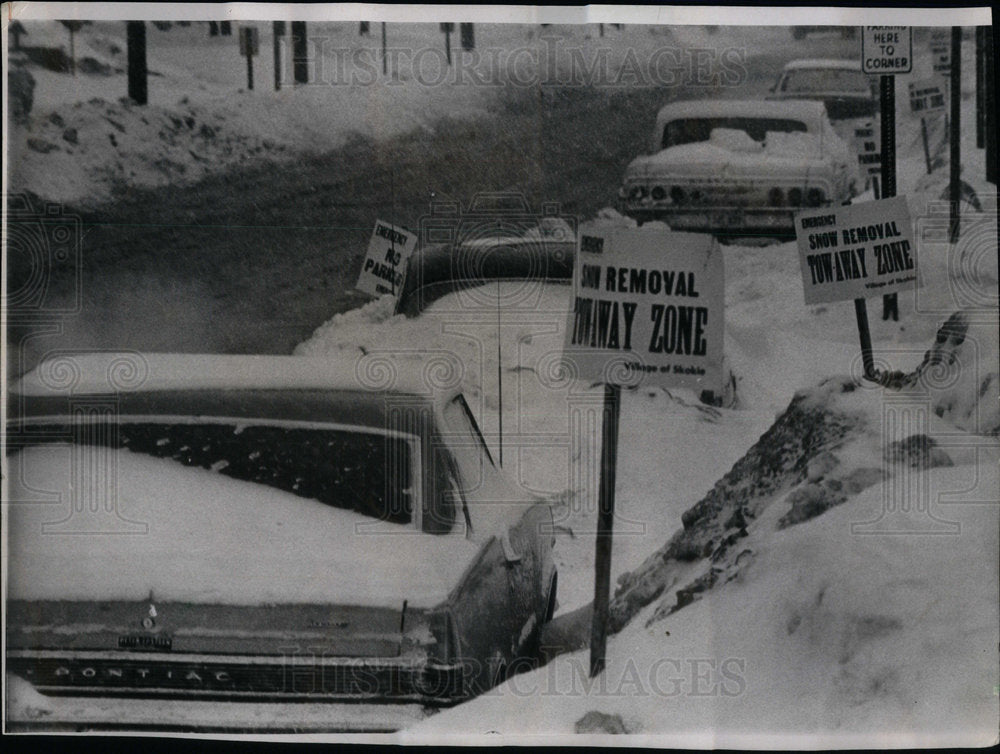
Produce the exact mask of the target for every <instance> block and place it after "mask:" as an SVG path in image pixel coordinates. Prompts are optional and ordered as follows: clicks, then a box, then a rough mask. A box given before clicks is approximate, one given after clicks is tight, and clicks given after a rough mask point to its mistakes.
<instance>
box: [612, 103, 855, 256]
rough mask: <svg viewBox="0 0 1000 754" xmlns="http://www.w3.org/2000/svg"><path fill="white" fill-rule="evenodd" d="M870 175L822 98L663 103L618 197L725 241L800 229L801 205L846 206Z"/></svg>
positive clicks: (643, 213)
mask: <svg viewBox="0 0 1000 754" xmlns="http://www.w3.org/2000/svg"><path fill="white" fill-rule="evenodd" d="M860 181H861V179H860V177H859V176H858V169H857V160H856V158H855V155H854V153H853V151H852V150H851V148H850V147H849V146H848V145H847V144H846V143H845V142H844V141H843V140H842V139H841V138H840V137H839V136H837V134H836V133H835V132H834V130H833V127H832V126H831V124H830V121H829V119H828V118H827V116H826V111H825V109H824V106H823V104H822V103H820V102H809V101H804V100H797V101H791V100H788V101H780V102H778V101H757V100H753V101H748V100H690V101H684V102H675V103H671V104H669V105H667V106H666V107H664V108H663V109H661V110H660V112H659V114H658V115H657V118H656V127H655V130H654V132H653V142H652V150H651V153H650V154H649V155H646V156H643V157H638V158H636V159H635V160H633V161H632V162H631V163H630V164H629V166H628V168H627V169H626V171H625V178H624V181H623V185H622V188H621V189H620V191H619V195H618V196H619V203H620V206H621V209H622V211H623V212H624V214H626V215H628V216H629V217H632V218H634V219H635V220H637V221H638V222H640V223H643V222H646V221H649V220H662V221H664V222H666V223H667V224H668V225H669V226H670V227H671V228H672V229H674V230H686V231H700V232H710V233H716V234H718V235H719V236H720V237H721V238H723V239H724V238H725V237H727V236H733V235H760V236H767V235H772V234H774V235H787V234H792V233H793V232H794V226H793V219H794V216H795V213H796V212H797V211H799V210H800V209H802V208H813V207H824V206H829V205H833V204H842V203H844V202H846V201H848V200H849V199H850V198H851V197H852V196H853V195H854V194H855V193H856V192H857V191H859V190H860V189H859V184H860Z"/></svg>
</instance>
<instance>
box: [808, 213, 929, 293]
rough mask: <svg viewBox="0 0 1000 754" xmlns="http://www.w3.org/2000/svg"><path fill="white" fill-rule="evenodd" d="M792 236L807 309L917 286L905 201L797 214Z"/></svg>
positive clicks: (914, 256) (911, 233) (915, 257)
mask: <svg viewBox="0 0 1000 754" xmlns="http://www.w3.org/2000/svg"><path fill="white" fill-rule="evenodd" d="M795 234H796V237H797V240H798V246H799V262H800V263H801V267H802V286H803V288H804V290H805V300H806V304H807V305H808V304H823V303H828V302H831V301H847V300H849V299H859V298H862V299H863V298H870V297H871V296H879V295H882V294H885V293H896V292H897V291H902V290H908V289H911V288H916V287H917V286H918V285H919V282H918V279H917V250H916V248H915V247H914V245H913V228H912V226H911V224H910V211H909V208H908V207H907V205H906V197H903V196H896V197H893V198H891V199H882V200H880V201H875V202H865V203H864V204H851V205H848V206H845V207H828V208H826V209H821V210H813V211H809V212H800V213H799V214H798V215H797V216H796V218H795Z"/></svg>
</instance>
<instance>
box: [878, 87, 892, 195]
mask: <svg viewBox="0 0 1000 754" xmlns="http://www.w3.org/2000/svg"><path fill="white" fill-rule="evenodd" d="M879 106H880V107H881V110H882V198H883V199H888V198H890V197H893V196H895V195H896V78H895V77H894V76H882V77H880V79H879Z"/></svg>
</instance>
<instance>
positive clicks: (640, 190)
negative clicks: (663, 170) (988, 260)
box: [628, 186, 646, 201]
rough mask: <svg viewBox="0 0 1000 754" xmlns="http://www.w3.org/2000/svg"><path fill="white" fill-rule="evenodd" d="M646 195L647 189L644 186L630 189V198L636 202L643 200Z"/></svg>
mask: <svg viewBox="0 0 1000 754" xmlns="http://www.w3.org/2000/svg"><path fill="white" fill-rule="evenodd" d="M645 195H646V189H645V187H643V186H633V187H632V188H630V189H629V192H628V198H629V199H631V200H633V201H635V200H637V199H642V197H644V196H645Z"/></svg>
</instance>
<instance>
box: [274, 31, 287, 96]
mask: <svg viewBox="0 0 1000 754" xmlns="http://www.w3.org/2000/svg"><path fill="white" fill-rule="evenodd" d="M272 31H273V36H274V90H275V91H278V90H279V89H281V38H282V37H284V36H285V22H284V21H275V22H274V26H273V29H272Z"/></svg>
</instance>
